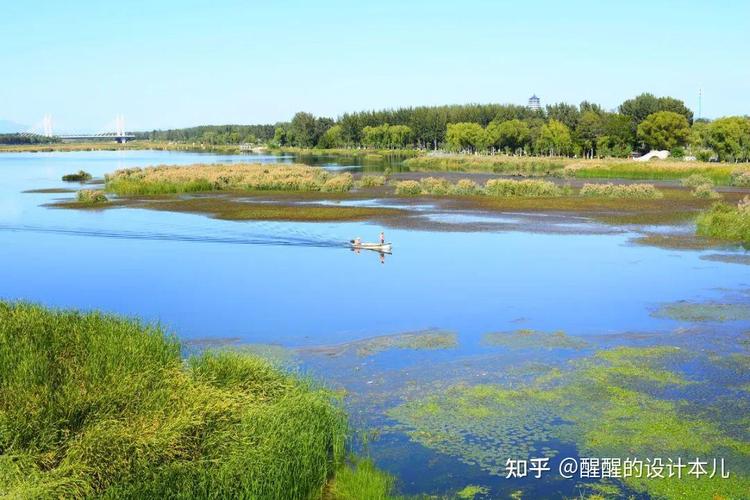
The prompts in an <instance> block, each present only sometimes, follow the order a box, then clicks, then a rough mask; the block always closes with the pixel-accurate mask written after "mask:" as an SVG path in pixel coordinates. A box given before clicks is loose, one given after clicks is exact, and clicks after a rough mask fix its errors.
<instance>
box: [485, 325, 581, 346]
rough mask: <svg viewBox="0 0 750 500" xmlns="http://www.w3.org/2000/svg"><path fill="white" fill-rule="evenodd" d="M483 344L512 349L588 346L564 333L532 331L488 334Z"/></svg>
mask: <svg viewBox="0 0 750 500" xmlns="http://www.w3.org/2000/svg"><path fill="white" fill-rule="evenodd" d="M482 344H484V345H487V346H493V347H498V346H500V347H507V348H511V349H529V348H542V349H583V348H585V347H587V346H588V343H587V342H586V341H585V340H583V339H580V338H576V337H570V336H569V335H567V334H566V333H565V332H563V331H557V332H541V331H538V330H530V329H521V330H515V331H511V332H492V333H486V334H484V335H483V336H482Z"/></svg>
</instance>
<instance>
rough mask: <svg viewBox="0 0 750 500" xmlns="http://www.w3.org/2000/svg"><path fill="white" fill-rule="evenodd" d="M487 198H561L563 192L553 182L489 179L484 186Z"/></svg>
mask: <svg viewBox="0 0 750 500" xmlns="http://www.w3.org/2000/svg"><path fill="white" fill-rule="evenodd" d="M484 191H485V193H486V194H487V195H488V196H495V197H501V198H502V197H513V196H522V197H527V198H536V197H556V196H562V194H563V191H562V189H560V188H559V187H558V186H557V185H555V183H554V182H551V181H543V180H535V179H525V180H521V181H516V180H511V179H490V180H488V181H487V182H486V183H485V185H484Z"/></svg>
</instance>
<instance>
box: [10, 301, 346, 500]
mask: <svg viewBox="0 0 750 500" xmlns="http://www.w3.org/2000/svg"><path fill="white" fill-rule="evenodd" d="M180 349H181V346H180V344H179V343H178V342H177V340H175V339H174V338H173V337H170V336H166V335H165V333H164V331H162V330H161V329H160V328H158V327H154V326H147V325H143V324H140V323H138V322H136V321H130V320H124V319H120V318H117V317H113V316H107V315H102V314H98V313H80V312H77V311H57V310H48V309H44V308H42V307H40V306H35V305H29V304H24V303H7V302H0V497H7V498H31V497H34V498H84V497H104V498H298V499H308V498H315V497H319V496H320V494H321V492H322V491H323V488H324V485H325V484H326V481H327V480H328V478H329V477H330V476H331V475H332V474H333V473H334V471H335V470H336V469H337V468H338V466H339V465H340V463H341V461H342V457H343V452H344V441H345V438H346V422H345V416H344V414H343V411H342V410H341V409H340V406H339V404H338V403H336V402H335V401H334V400H333V399H332V396H331V394H330V393H329V392H328V391H325V390H323V389H320V388H318V387H316V386H315V385H314V384H312V383H311V382H309V381H307V380H304V379H301V378H298V377H296V376H293V375H289V374H286V373H284V372H282V371H279V370H278V369H276V368H274V367H273V366H272V365H271V364H269V363H268V362H266V361H264V360H262V359H260V358H258V357H255V356H252V355H248V354H241V353H231V352H207V353H204V354H202V355H200V356H197V357H192V358H189V359H188V360H187V361H184V360H183V359H182V358H181V356H180Z"/></svg>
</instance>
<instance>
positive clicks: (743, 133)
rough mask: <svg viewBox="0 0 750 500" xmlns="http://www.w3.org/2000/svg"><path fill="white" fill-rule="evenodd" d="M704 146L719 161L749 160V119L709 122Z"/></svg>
mask: <svg viewBox="0 0 750 500" xmlns="http://www.w3.org/2000/svg"><path fill="white" fill-rule="evenodd" d="M706 144H707V145H708V146H709V147H710V148H711V149H713V150H714V151H715V152H716V155H717V156H718V157H719V160H721V161H745V160H750V119H748V118H743V117H740V116H729V117H726V118H719V119H718V120H715V121H713V122H711V124H710V125H708V129H707V131H706Z"/></svg>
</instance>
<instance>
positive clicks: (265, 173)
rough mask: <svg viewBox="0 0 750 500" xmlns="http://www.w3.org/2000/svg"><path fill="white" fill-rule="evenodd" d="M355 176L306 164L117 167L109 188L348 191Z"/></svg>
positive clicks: (136, 191)
mask: <svg viewBox="0 0 750 500" xmlns="http://www.w3.org/2000/svg"><path fill="white" fill-rule="evenodd" d="M352 186H353V179H352V175H351V174H349V173H344V174H331V173H330V172H328V171H326V170H324V169H321V168H315V167H308V166H305V165H263V164H233V165H204V164H198V165H191V166H187V167H176V166H160V167H149V168H128V169H122V170H117V171H115V172H114V173H112V174H108V175H107V176H106V187H107V190H108V191H112V192H114V193H116V194H118V195H126V196H133V195H158V194H179V193H196V192H208V191H231V190H233V191H299V192H308V191H322V192H346V191H349V190H350V189H351V188H352Z"/></svg>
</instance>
